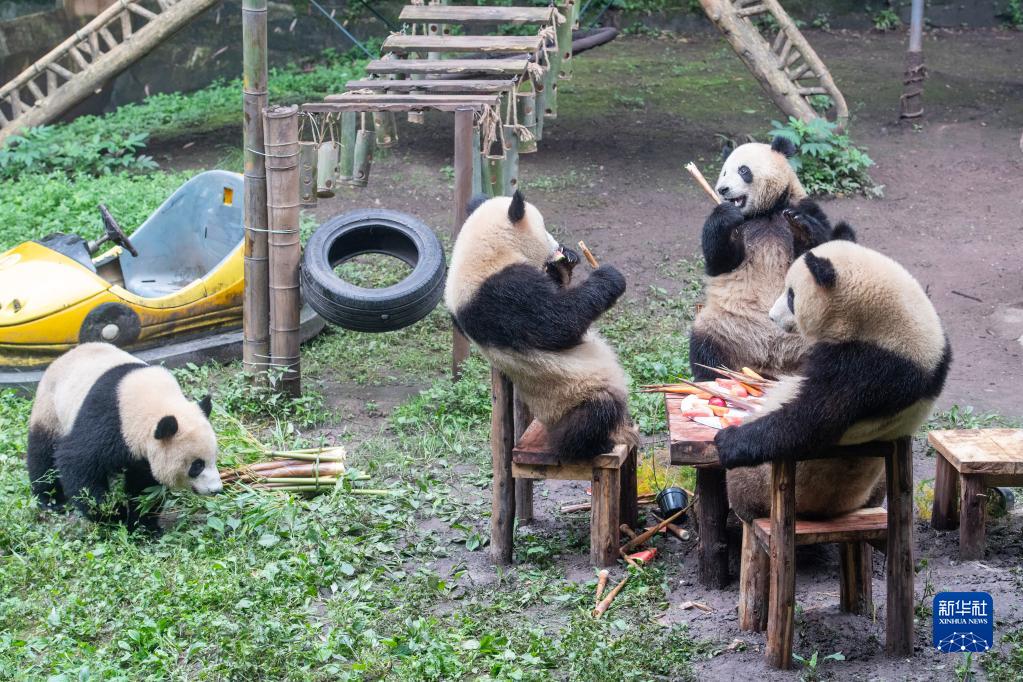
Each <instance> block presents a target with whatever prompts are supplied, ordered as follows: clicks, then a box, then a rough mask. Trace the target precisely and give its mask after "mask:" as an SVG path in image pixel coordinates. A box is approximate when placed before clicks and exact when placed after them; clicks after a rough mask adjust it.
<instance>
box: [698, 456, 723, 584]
mask: <svg viewBox="0 0 1023 682" xmlns="http://www.w3.org/2000/svg"><path fill="white" fill-rule="evenodd" d="M696 495H697V497H699V498H700V499H699V501H698V503H697V505H696V521H697V523H698V524H699V526H700V542H699V548H698V550H699V551H698V554H699V579H700V584H701V585H703V586H704V587H712V588H715V589H719V590H720V589H722V588H724V587H725V586H726V585H728V536H727V535H726V528H725V522H726V520H727V518H728V491H727V490H726V489H725V472H724V470H723V469H718V468H716V467H715V468H699V469H697V470H696Z"/></svg>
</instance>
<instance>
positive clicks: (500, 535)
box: [490, 367, 515, 565]
mask: <svg viewBox="0 0 1023 682" xmlns="http://www.w3.org/2000/svg"><path fill="white" fill-rule="evenodd" d="M513 392H514V389H513V388H512V383H511V381H510V380H509V379H508V377H506V376H504V375H503V374H501V372H500V371H498V370H497V368H494V367H492V368H491V369H490V404H491V413H490V457H491V464H492V466H493V470H494V473H493V484H492V488H493V498H492V501H491V505H492V506H491V512H490V552H491V555H492V556H493V559H494V563H497V564H505V565H506V564H510V563H511V562H512V552H513V549H514V537H515V482H514V479H512V448H513V447H514V445H515V440H514V436H515V420H514V414H515V408H514V405H513V404H512V403H513V400H514V399H513V395H512V394H513Z"/></svg>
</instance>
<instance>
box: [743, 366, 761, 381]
mask: <svg viewBox="0 0 1023 682" xmlns="http://www.w3.org/2000/svg"><path fill="white" fill-rule="evenodd" d="M742 373H743V374H745V375H746V376H748V377H749V378H751V379H757V380H758V381H764V377H762V376H760V375H759V374H757V373H756V372H754V371H753V370H751V369H750V368H749V367H743V368H742Z"/></svg>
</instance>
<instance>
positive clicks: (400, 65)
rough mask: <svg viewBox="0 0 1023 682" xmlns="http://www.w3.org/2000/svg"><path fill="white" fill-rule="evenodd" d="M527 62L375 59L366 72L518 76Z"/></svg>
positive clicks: (523, 60) (519, 60) (524, 60)
mask: <svg viewBox="0 0 1023 682" xmlns="http://www.w3.org/2000/svg"><path fill="white" fill-rule="evenodd" d="M528 64H529V61H528V60H526V59H376V60H374V61H371V62H370V63H369V64H367V65H366V73H371V74H387V73H400V74H439V73H482V74H500V75H508V76H518V75H521V74H523V73H525V71H526V66H527V65H528Z"/></svg>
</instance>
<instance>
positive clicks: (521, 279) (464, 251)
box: [444, 191, 639, 460]
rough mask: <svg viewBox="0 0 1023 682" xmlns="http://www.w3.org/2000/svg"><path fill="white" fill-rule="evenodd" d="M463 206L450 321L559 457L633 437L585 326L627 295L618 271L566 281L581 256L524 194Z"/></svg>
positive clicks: (615, 383) (611, 358) (608, 358)
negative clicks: (507, 383)
mask: <svg viewBox="0 0 1023 682" xmlns="http://www.w3.org/2000/svg"><path fill="white" fill-rule="evenodd" d="M469 210H470V212H471V213H470V215H469V218H468V219H467V220H466V221H465V224H464V225H463V226H462V229H461V231H460V232H459V234H458V239H457V240H456V241H455V247H454V249H453V250H452V253H451V266H450V268H449V269H448V279H447V283H446V285H445V286H446V288H445V292H444V302H445V304H446V305H447V308H448V310H449V311H450V312H451V315H452V317H453V318H454V321H455V324H456V326H457V327H458V328H459V329H461V331H462V332H463V333H464V334H465V335H466V336H467V337H469V338H470V339H472V340H473V341H475V342H476V344H477V345H479V347H480V350H482V351H483V354H484V355H485V356H486V357H487V359H488V360H490V362H491V363H492V364H493V365H494V367H496V368H498V369H499V370H501V371H502V372H503V373H504V374H505V375H506V376H507V377H508V378H509V379H511V380H512V381H513V382H514V384H515V389H516V391H517V392H518V394H519V395H520V396H521V397H522V400H523V401H524V402H525V403H526V405H528V406H529V409H530V412H532V414H533V416H534V417H535V418H536V419H537V420H538V421H539V422H540V423H541V424H543V425H544V426H545V427H546V428H547V430H548V433H549V438H550V442H551V445H552V447H553V448H554V450H555V452H557V453H558V454H559V455H561V456H562V457H564V458H565V459H567V460H579V459H583V458H587V457H592V456H594V455H600V454H603V453H606V452H610V451H611V450H612V449H613V447H614V445H616V444H619V443H628V444H630V445H631V444H637V443H638V441H639V436H638V434H637V432H636V431H635V429H633V428H632V425H631V422H630V420H629V413H628V402H627V401H628V388H627V380H626V377H625V372H624V371H623V370H622V368H621V365H619V364H618V357H617V356H616V355H615V352H614V350H612V349H611V347H610V346H609V345H608V344H607V342H606V341H605V340H604V339H602V338H601V337H600V336H599V335H598V334H597V333H596V332H595V331H593V330H591V329H590V326H591V325H592V324H593V322H594V321H595V320H596V319H597V318H598V317H600V316H601V315H602V314H604V312H605V311H607V310H608V309H610V308H611V306H613V305H614V304H615V302H616V301H617V300H618V299H619V297H620V296H621V295H622V294H623V293H625V278H624V277H623V276H622V274H621V273H620V272H618V270H616V269H615V268H613V267H611V266H608V265H602V266H600V267H599V268H597V269H596V270H594V271H593V272H592V273H591V274H590V276H589V277H588V278H587V279H586V280H585V281H583V282H582V283H580V284H578V285H575V286H569V285H570V279H571V274H572V268H573V267H574V265H575V264H576V263H577V262H578V261H579V257H578V256H577V255H575V253H574V252H572V251H571V249H567V248H565V247H563V246H561V245H559V244H558V241H557V240H556V239H555V238H554V237H553V236H552V235H551V234H550V233H549V232H548V231H547V228H546V227H545V225H544V219H543V216H542V215H541V214H540V211H538V210H537V208H536V207H535V206H533V205H532V204H529V203H527V202H526V200H525V198H524V197H523V196H522V193H521V192H518V191H516V192H515V195H514V196H513V197H496V198H493V199H489V200H484V201H482V202H474V205H471V206H470V207H469Z"/></svg>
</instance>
